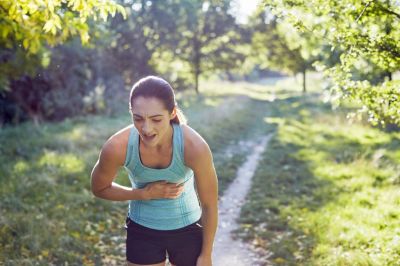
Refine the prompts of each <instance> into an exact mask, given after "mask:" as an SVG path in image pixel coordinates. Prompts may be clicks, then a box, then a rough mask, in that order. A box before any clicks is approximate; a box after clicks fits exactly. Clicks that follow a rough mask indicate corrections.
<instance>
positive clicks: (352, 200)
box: [237, 94, 400, 266]
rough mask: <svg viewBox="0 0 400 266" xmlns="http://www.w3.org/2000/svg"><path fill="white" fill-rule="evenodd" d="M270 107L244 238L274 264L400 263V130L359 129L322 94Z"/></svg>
mask: <svg viewBox="0 0 400 266" xmlns="http://www.w3.org/2000/svg"><path fill="white" fill-rule="evenodd" d="M270 107H271V108H270V110H269V113H268V114H267V115H266V116H265V117H264V121H265V122H266V123H267V124H269V125H271V126H273V127H275V134H274V137H273V138H272V140H271V142H270V144H269V147H268V149H267V150H266V152H265V154H264V156H263V159H262V160H261V162H260V164H259V168H258V169H257V172H256V174H255V177H254V183H253V186H252V190H251V192H250V194H249V196H248V198H247V203H246V205H245V206H244V208H243V209H242V214H241V219H240V222H241V228H240V230H238V232H237V235H238V236H240V237H242V238H244V239H245V240H247V241H250V242H251V243H252V244H253V245H254V246H255V247H257V248H258V249H259V250H260V251H261V252H260V253H261V254H263V256H264V257H265V259H266V260H267V259H268V260H269V261H270V262H271V263H272V264H273V265H360V266H361V265H374V266H375V265H400V219H399V218H400V190H399V185H400V152H399V151H400V132H392V133H389V132H384V131H381V130H379V129H377V128H372V127H370V126H368V125H366V124H363V123H360V122H355V123H352V124H351V123H349V121H348V120H347V119H346V118H345V116H346V114H345V113H344V112H343V111H339V110H338V111H335V112H334V111H332V109H331V107H330V106H329V105H327V104H323V103H322V101H321V97H320V95H318V94H316V95H314V96H313V95H309V96H307V97H298V96H293V97H289V98H286V99H283V100H280V101H275V102H274V103H273V104H271V105H270Z"/></svg>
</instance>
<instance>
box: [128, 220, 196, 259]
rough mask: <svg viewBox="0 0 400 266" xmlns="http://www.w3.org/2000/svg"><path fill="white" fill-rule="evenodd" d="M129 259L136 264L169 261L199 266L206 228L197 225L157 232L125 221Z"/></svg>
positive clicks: (130, 221)
mask: <svg viewBox="0 0 400 266" xmlns="http://www.w3.org/2000/svg"><path fill="white" fill-rule="evenodd" d="M125 228H126V232H127V236H126V259H127V260H128V261H129V262H131V263H135V264H156V263H160V262H163V261H165V260H166V253H168V259H169V261H170V262H171V263H172V264H174V265H177V266H193V265H196V261H197V258H198V257H199V255H200V252H201V246H202V242H203V241H202V240H203V235H202V231H203V228H202V227H201V225H200V224H199V223H198V222H196V223H193V224H191V225H188V226H186V227H183V228H179V229H176V230H155V229H151V228H148V227H145V226H142V225H140V224H137V223H135V222H134V221H132V220H131V219H129V218H127V219H126V224H125Z"/></svg>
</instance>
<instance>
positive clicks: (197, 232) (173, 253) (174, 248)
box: [167, 223, 203, 266]
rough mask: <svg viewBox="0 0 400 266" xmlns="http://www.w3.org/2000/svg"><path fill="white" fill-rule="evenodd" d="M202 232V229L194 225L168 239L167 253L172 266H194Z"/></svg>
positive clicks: (201, 239) (198, 253) (200, 244)
mask: <svg viewBox="0 0 400 266" xmlns="http://www.w3.org/2000/svg"><path fill="white" fill-rule="evenodd" d="M202 231H203V229H202V227H201V226H200V225H199V224H197V223H195V224H192V225H189V226H187V227H186V228H185V229H184V231H183V232H179V233H176V234H174V235H173V236H171V237H170V238H169V239H168V241H167V252H168V257H169V261H170V262H171V264H172V265H178V266H180V265H182V266H192V265H193V266H194V265H196V261H197V258H198V257H199V255H200V252H201V247H202V242H203V232H202Z"/></svg>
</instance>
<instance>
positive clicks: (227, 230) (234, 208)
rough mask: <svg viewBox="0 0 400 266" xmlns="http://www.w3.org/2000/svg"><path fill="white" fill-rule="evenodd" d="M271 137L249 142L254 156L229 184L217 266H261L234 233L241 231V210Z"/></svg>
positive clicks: (216, 253) (221, 208) (222, 211)
mask: <svg viewBox="0 0 400 266" xmlns="http://www.w3.org/2000/svg"><path fill="white" fill-rule="evenodd" d="M270 137H271V135H268V136H265V137H263V138H261V139H257V140H254V141H248V142H246V143H245V144H244V145H249V146H250V149H249V150H250V151H252V153H250V154H249V155H248V156H247V159H246V162H245V163H244V164H243V165H242V166H241V167H240V168H239V170H238V172H237V176H236V179H235V180H234V181H233V182H232V183H231V184H230V185H229V187H228V189H227V190H226V192H225V193H224V196H222V197H221V198H220V202H219V225H218V231H217V235H216V239H215V244H214V252H213V265H215V266H226V265H230V266H240V265H246V266H247V265H251V266H253V265H258V264H260V261H259V259H258V257H257V255H256V254H255V253H254V252H253V251H252V250H251V248H250V247H249V246H248V245H246V244H245V243H243V242H241V241H240V240H234V239H232V236H231V233H232V231H233V230H235V229H237V228H238V224H237V222H236V220H237V218H238V217H239V214H240V209H241V208H242V205H243V203H244V200H245V198H246V195H247V193H248V191H249V189H250V186H251V178H252V177H253V175H254V172H255V170H256V169H257V165H258V161H259V160H260V157H261V154H262V153H263V151H264V150H265V148H266V146H267V144H268V141H269V139H270Z"/></svg>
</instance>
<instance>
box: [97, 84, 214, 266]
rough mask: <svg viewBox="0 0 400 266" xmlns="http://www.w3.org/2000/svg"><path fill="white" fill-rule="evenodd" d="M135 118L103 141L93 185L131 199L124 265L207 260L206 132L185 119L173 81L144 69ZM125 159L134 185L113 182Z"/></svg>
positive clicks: (209, 175)
mask: <svg viewBox="0 0 400 266" xmlns="http://www.w3.org/2000/svg"><path fill="white" fill-rule="evenodd" d="M129 107H130V111H131V114H132V118H133V125H130V126H127V127H126V128H124V129H122V130H120V131H118V132H117V133H115V134H114V135H113V136H111V137H110V138H109V139H108V140H107V141H106V143H105V144H104V146H103V148H102V150H101V152H100V156H99V159H98V161H97V163H96V165H95V166H94V168H93V171H92V180H91V182H92V192H93V194H94V195H95V196H97V197H100V198H103V199H107V200H113V201H125V200H129V210H128V217H127V219H126V226H125V227H126V230H127V238H126V258H127V263H128V265H157V266H158V265H160V266H161V265H165V261H166V256H168V259H169V261H170V263H171V264H172V265H177V266H192V265H198V266H200V265H201V266H203V265H204V266H205V265H207V266H209V265H212V262H211V254H212V247H213V241H214V235H215V231H216V228H217V220H218V211H217V198H218V192H217V191H218V187H217V176H216V173H215V169H214V165H213V160H212V155H211V151H210V149H209V146H208V145H207V143H206V142H205V141H204V139H203V138H202V137H201V136H200V135H199V134H198V133H197V132H196V131H195V130H193V129H192V128H191V127H189V126H188V125H186V124H185V119H184V116H183V115H182V113H181V111H180V110H179V109H178V107H177V104H176V101H175V95H174V92H173V89H172V87H171V86H170V84H169V83H168V82H166V81H165V80H163V79H161V78H159V77H155V76H149V77H146V78H143V79H141V80H139V81H138V82H137V83H135V85H134V86H133V88H132V90H131V93H130V101H129ZM120 167H124V168H125V169H126V170H127V172H128V175H129V179H130V181H131V183H132V187H126V186H121V185H119V184H117V183H114V182H113V180H114V178H115V177H116V174H117V172H118V169H119V168H120Z"/></svg>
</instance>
